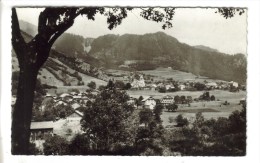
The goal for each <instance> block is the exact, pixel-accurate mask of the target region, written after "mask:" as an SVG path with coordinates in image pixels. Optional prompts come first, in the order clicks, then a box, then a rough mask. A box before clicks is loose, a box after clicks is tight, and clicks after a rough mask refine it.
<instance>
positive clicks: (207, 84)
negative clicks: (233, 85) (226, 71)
mask: <svg viewBox="0 0 260 163" xmlns="http://www.w3.org/2000/svg"><path fill="white" fill-rule="evenodd" d="M205 85H206V87H207V88H213V89H215V88H217V87H218V85H217V83H215V82H210V83H206V84H205Z"/></svg>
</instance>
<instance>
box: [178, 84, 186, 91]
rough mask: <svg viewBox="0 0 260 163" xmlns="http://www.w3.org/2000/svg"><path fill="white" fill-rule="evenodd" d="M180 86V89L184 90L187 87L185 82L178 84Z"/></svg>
mask: <svg viewBox="0 0 260 163" xmlns="http://www.w3.org/2000/svg"><path fill="white" fill-rule="evenodd" d="M178 88H179V89H180V90H184V89H185V88H186V86H185V85H184V84H180V85H179V86H178Z"/></svg>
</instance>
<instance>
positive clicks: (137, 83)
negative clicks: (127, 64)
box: [131, 75, 145, 88]
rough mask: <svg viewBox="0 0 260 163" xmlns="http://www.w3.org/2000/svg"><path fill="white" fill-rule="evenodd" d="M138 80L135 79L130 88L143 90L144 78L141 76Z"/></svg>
mask: <svg viewBox="0 0 260 163" xmlns="http://www.w3.org/2000/svg"><path fill="white" fill-rule="evenodd" d="M138 76H139V77H138V78H139V79H137V78H135V79H134V80H133V82H132V83H131V86H132V88H143V87H145V82H144V78H143V75H138Z"/></svg>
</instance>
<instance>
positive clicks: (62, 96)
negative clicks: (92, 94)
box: [60, 93, 70, 99]
mask: <svg viewBox="0 0 260 163" xmlns="http://www.w3.org/2000/svg"><path fill="white" fill-rule="evenodd" d="M66 96H70V94H68V93H62V94H61V95H60V97H61V98H62V99H63V98H64V97H66Z"/></svg>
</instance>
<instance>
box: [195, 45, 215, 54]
mask: <svg viewBox="0 0 260 163" xmlns="http://www.w3.org/2000/svg"><path fill="white" fill-rule="evenodd" d="M193 47H195V48H197V49H201V50H205V51H208V52H219V51H218V50H217V49H213V48H210V47H207V46H204V45H196V46H193Z"/></svg>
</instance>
